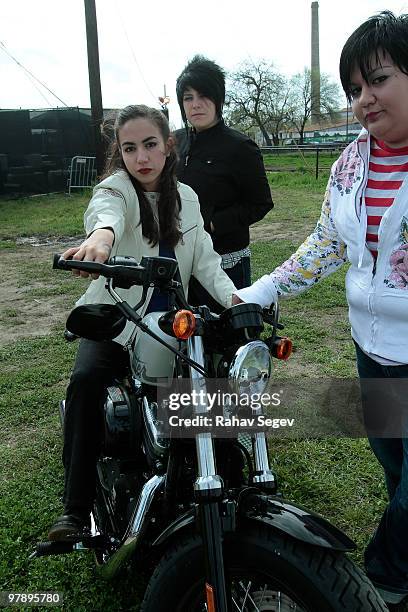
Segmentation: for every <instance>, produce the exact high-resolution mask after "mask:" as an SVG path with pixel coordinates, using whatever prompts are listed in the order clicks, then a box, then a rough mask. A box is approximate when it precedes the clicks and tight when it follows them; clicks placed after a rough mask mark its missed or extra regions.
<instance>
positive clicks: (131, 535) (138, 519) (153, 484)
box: [99, 475, 164, 580]
mask: <svg viewBox="0 0 408 612" xmlns="http://www.w3.org/2000/svg"><path fill="white" fill-rule="evenodd" d="M163 480H164V476H157V475H155V476H153V477H152V478H150V480H148V481H147V482H146V484H145V485H144V487H143V489H142V491H141V493H140V495H139V499H138V501H137V504H136V507H135V509H134V511H133V514H132V517H131V519H130V521H129V525H128V527H127V529H126V533H125V535H124V536H123V538H122V542H121V544H120V546H119V548H118V549H117V550H116V552H114V553H113V555H112V557H111V558H110V559H109V561H107V562H106V564H105V565H103V566H102V567H101V568H100V570H99V571H100V574H101V576H102V577H103V578H106V579H107V580H111V579H112V578H114V577H115V576H116V575H117V574H118V572H119V571H120V569H121V568H122V567H123V566H124V565H125V564H126V563H127V561H128V560H129V559H130V557H131V556H132V555H133V554H134V552H135V550H136V548H137V546H138V543H139V540H140V535H141V532H142V529H143V526H144V523H145V519H146V516H147V513H148V511H149V509H150V506H151V503H152V501H153V499H154V496H155V494H156V491H157V490H158V488H159V487H160V485H161V484H162V482H163Z"/></svg>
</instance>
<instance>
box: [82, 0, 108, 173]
mask: <svg viewBox="0 0 408 612" xmlns="http://www.w3.org/2000/svg"><path fill="white" fill-rule="evenodd" d="M84 3H85V22H86V43H87V49H88V73H89V93H90V98H91V112H92V125H93V130H94V139H95V147H96V150H95V155H96V168H97V173H98V176H100V175H101V174H102V171H103V166H104V157H105V150H104V145H103V143H102V135H101V124H102V122H103V106H102V91H101V75H100V71H99V47H98V26H97V23H96V8H95V0H84Z"/></svg>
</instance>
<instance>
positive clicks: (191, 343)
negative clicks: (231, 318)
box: [187, 336, 231, 612]
mask: <svg viewBox="0 0 408 612" xmlns="http://www.w3.org/2000/svg"><path fill="white" fill-rule="evenodd" d="M187 347H188V348H187V351H188V354H189V357H190V358H191V359H193V360H194V361H195V362H196V363H199V364H200V365H202V366H204V349H203V341H202V338H201V337H200V336H192V337H191V338H189V340H188V341H187ZM190 378H191V388H192V390H195V391H196V392H197V393H198V394H199V395H197V397H200V398H202V397H206V393H205V391H206V380H205V378H204V377H203V376H202V374H200V373H199V372H197V370H195V369H193V368H191V367H190ZM200 391H201V392H202V393H200ZM203 392H204V393H203ZM202 414H208V405H207V402H206V401H205V400H204V401H203V403H202V404H200V405H198V406H194V416H196V415H202ZM195 442H196V452H197V466H198V473H197V478H196V480H195V483H194V494H195V499H196V500H197V502H198V505H199V506H198V507H199V520H200V528H201V535H202V538H203V544H204V555H205V566H206V585H205V588H206V601H207V609H208V610H212V611H214V612H228V610H229V609H230V608H229V605H228V601H230V599H231V597H229V596H228V593H227V585H226V582H225V572H224V559H223V549H222V540H223V530H222V522H221V515H220V505H219V502H220V501H221V499H222V495H223V482H222V479H221V477H220V476H219V475H218V474H217V473H216V467H215V456H214V445H213V440H212V435H211V433H210V432H204V433H199V434H196V436H195Z"/></svg>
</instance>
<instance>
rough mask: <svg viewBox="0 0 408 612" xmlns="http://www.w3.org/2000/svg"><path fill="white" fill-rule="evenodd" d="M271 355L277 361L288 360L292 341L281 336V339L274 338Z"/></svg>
mask: <svg viewBox="0 0 408 612" xmlns="http://www.w3.org/2000/svg"><path fill="white" fill-rule="evenodd" d="M272 354H273V356H274V357H276V358H277V359H283V360H285V361H286V359H289V357H290V356H291V354H292V340H291V339H290V338H287V337H286V336H283V337H282V338H276V340H275V342H274V346H273V350H272Z"/></svg>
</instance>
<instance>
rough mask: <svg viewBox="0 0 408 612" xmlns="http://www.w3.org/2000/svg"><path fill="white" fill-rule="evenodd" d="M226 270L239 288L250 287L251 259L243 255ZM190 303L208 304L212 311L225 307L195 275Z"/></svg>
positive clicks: (195, 304)
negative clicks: (235, 263) (234, 264)
mask: <svg viewBox="0 0 408 612" xmlns="http://www.w3.org/2000/svg"><path fill="white" fill-rule="evenodd" d="M224 272H225V273H226V274H228V276H229V277H230V279H231V280H232V282H233V283H234V285H235V286H236V288H237V289H243V288H244V287H249V285H250V284H251V259H250V258H249V257H243V258H242V259H241V261H240V262H239V263H237V265H236V266H234V267H233V268H227V269H226V270H224ZM188 303H189V304H191V305H192V306H202V305H203V304H206V305H207V306H208V307H209V308H210V310H211V311H212V312H217V313H220V312H222V311H223V310H224V307H223V306H221V304H219V303H218V302H217V301H216V300H214V298H212V297H211V295H210V294H209V293H208V291H206V290H205V289H204V287H203V286H202V285H201V284H200V283H199V282H198V280H197V279H196V278H194V276H192V277H191V280H190V284H189V288H188Z"/></svg>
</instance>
